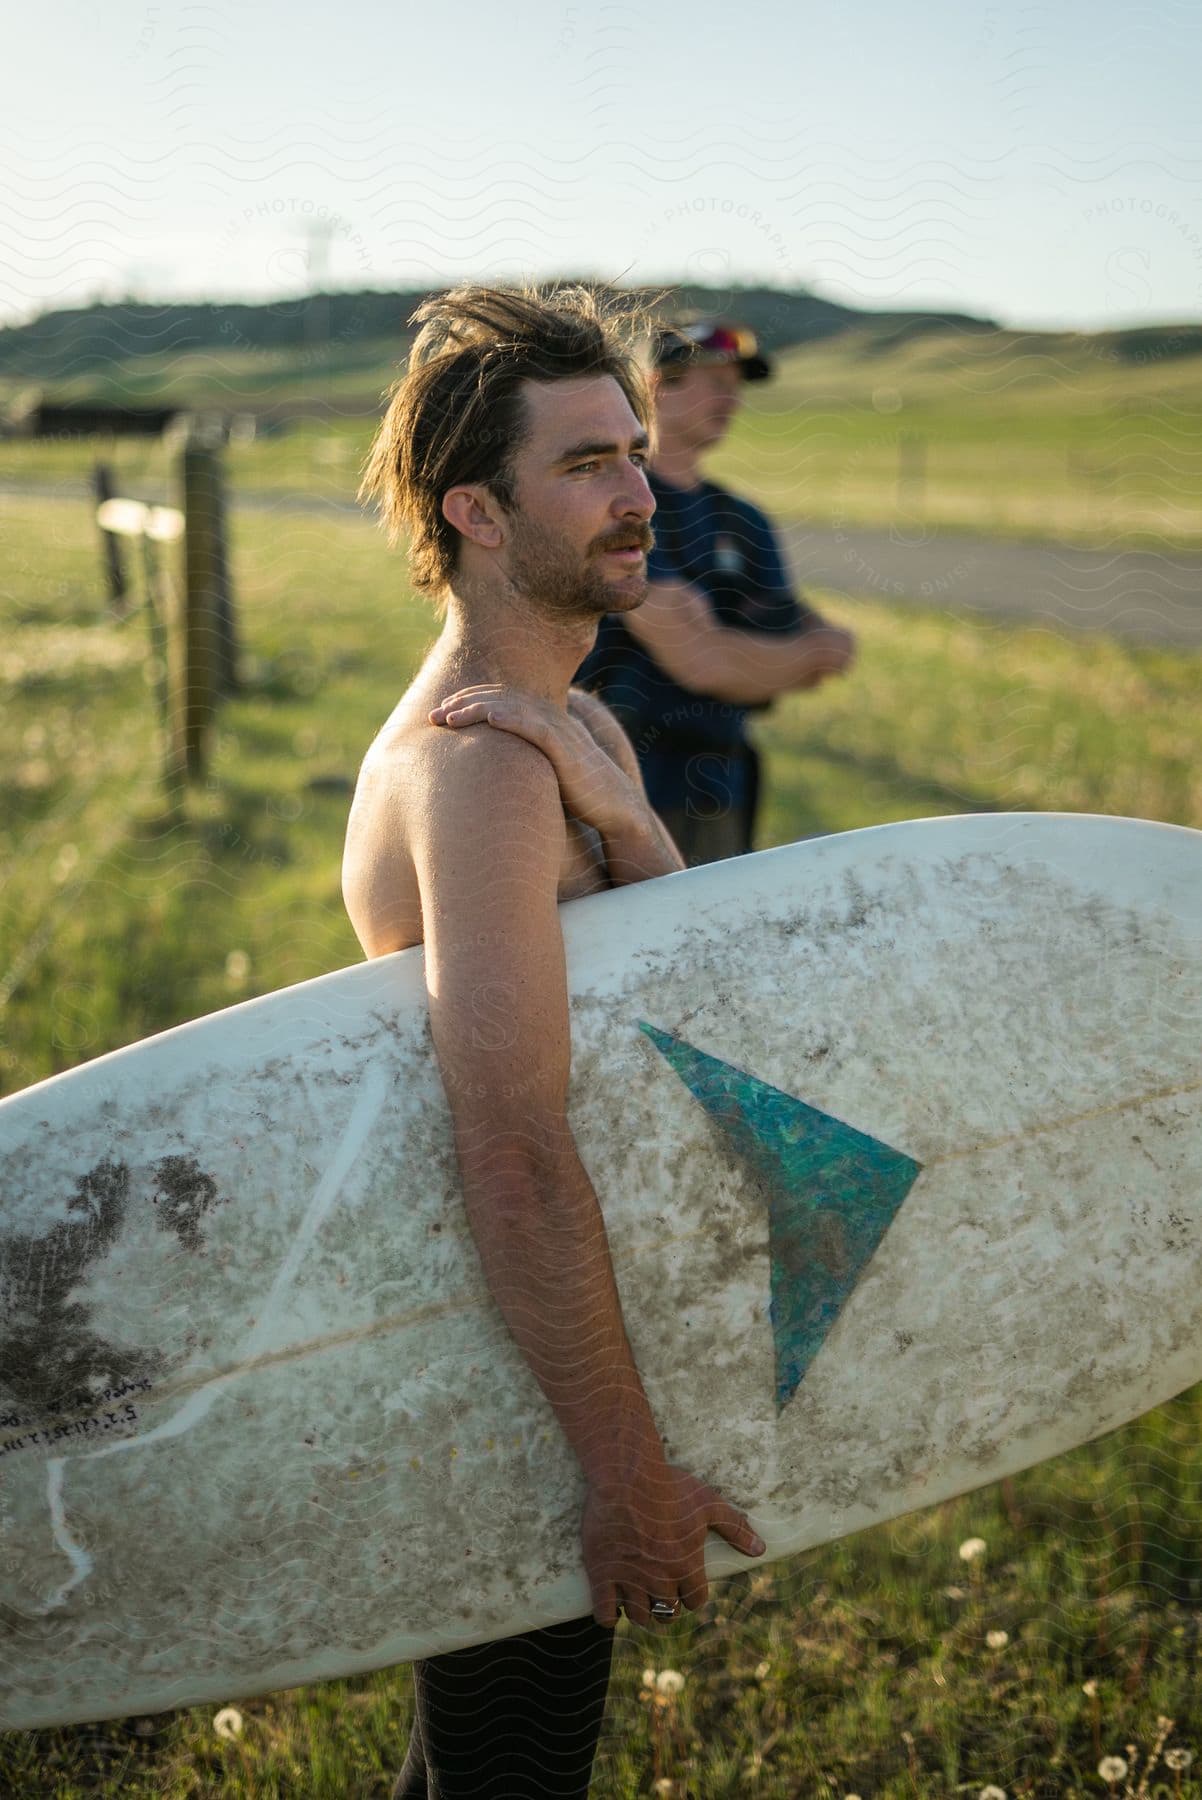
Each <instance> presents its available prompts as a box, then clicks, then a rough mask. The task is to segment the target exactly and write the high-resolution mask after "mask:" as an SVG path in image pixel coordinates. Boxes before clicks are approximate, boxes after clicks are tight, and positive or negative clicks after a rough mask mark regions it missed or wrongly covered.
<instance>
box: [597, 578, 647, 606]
mask: <svg viewBox="0 0 1202 1800" xmlns="http://www.w3.org/2000/svg"><path fill="white" fill-rule="evenodd" d="M649 585H650V584H649V582H648V580H647V575H646V571H645V570H644V569H639V570H637V571H636V572H635V573H633V574H630V575H623V576H622V578H621V580H619V581H611V582H610V583H609V584H608V587H607V595H608V598H607V602H606V605H605V611H606V612H634V610H635V608H636V607H639V606H641V605H642V604H643V601H644V600H645V599H646V598H647V589H648V587H649Z"/></svg>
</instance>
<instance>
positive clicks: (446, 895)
mask: <svg viewBox="0 0 1202 1800" xmlns="http://www.w3.org/2000/svg"><path fill="white" fill-rule="evenodd" d="M432 754H434V755H436V756H437V760H438V779H437V788H436V791H437V804H436V805H434V806H431V807H430V808H429V809H428V810H427V812H426V814H425V817H424V820H423V823H422V827H421V830H420V833H419V837H418V841H417V842H416V843H415V845H414V851H415V861H416V865H417V873H418V880H419V884H420V889H421V903H422V920H423V932H424V938H425V954H426V984H427V991H428V997H429V1009H430V1026H431V1031H432V1034H433V1038H434V1046H435V1049H436V1051H437V1054H438V1061H439V1066H440V1068H441V1071H442V1077H443V1082H444V1085H445V1087H446V1092H447V1097H448V1100H449V1103H450V1107H451V1114H452V1119H453V1123H454V1131H455V1146H456V1150H457V1153H458V1159H459V1167H460V1174H461V1177H462V1183H463V1195H464V1202H465V1205H466V1208H467V1216H468V1223H469V1225H470V1227H471V1231H472V1235H473V1237H474V1238H475V1241H476V1245H477V1247H478V1249H479V1251H480V1255H481V1259H482V1261H483V1265H484V1272H485V1275H486V1277H487V1279H488V1284H489V1287H490V1289H491V1291H492V1293H493V1296H494V1298H495V1299H496V1301H497V1304H498V1306H499V1307H500V1309H501V1312H502V1314H503V1315H504V1318H505V1322H506V1324H507V1325H508V1326H509V1329H510V1331H511V1332H512V1333H513V1335H514V1337H515V1338H516V1340H517V1342H518V1344H519V1346H520V1348H521V1350H522V1352H523V1354H524V1355H525V1357H526V1360H527V1362H528V1363H529V1364H530V1367H531V1369H532V1370H533V1372H534V1374H535V1376H536V1378H537V1380H538V1382H539V1385H540V1387H541V1388H542V1390H543V1392H544V1393H545V1394H546V1396H547V1399H548V1400H549V1401H550V1403H551V1405H552V1407H553V1408H554V1410H555V1414H556V1417H557V1418H558V1419H559V1422H560V1424H561V1425H562V1427H563V1429H564V1432H565V1433H566V1435H567V1438H568V1441H569V1443H570V1444H571V1446H572V1448H573V1450H574V1451H575V1452H576V1455H577V1457H578V1458H579V1460H580V1463H581V1465H582V1467H583V1469H584V1472H585V1474H586V1475H589V1476H592V1475H593V1474H594V1473H595V1472H597V1471H598V1469H599V1467H600V1466H601V1465H602V1464H604V1465H605V1466H609V1465H611V1464H612V1462H613V1460H614V1458H615V1457H621V1456H622V1455H623V1454H627V1453H628V1454H629V1455H630V1456H632V1457H637V1456H640V1455H646V1454H649V1453H650V1454H658V1455H660V1456H661V1457H662V1454H663V1451H662V1445H661V1442H660V1438H659V1435H658V1432H657V1430H656V1427H655V1421H654V1419H653V1417H652V1415H651V1410H650V1407H649V1406H648V1403H647V1399H646V1396H645V1395H644V1393H643V1388H642V1383H641V1382H640V1380H639V1376H638V1371H637V1369H636V1367H635V1363H634V1358H633V1356H632V1354H631V1351H630V1346H629V1343H628V1342H627V1338H626V1332H625V1328H624V1326H623V1323H622V1315H621V1307H620V1302H619V1298H618V1291H617V1286H616V1283H615V1280H614V1274H613V1265H612V1263H611V1261H610V1257H609V1249H608V1244H607V1240H606V1236H605V1228H604V1224H603V1222H602V1218H601V1211H600V1208H599V1206H598V1204H597V1200H596V1196H595V1195H594V1193H593V1189H592V1185H591V1183H590V1181H589V1178H588V1175H587V1172H586V1171H585V1169H584V1166H583V1164H582V1163H581V1161H580V1157H579V1154H578V1152H577V1150H576V1145H575V1141H574V1139H573V1137H572V1133H571V1130H570V1128H569V1126H568V1123H567V1089H568V1072H569V1061H570V1051H569V1025H568V1003H567V976H566V967H565V959H564V948H563V933H562V930H561V928H560V923H559V910H558V897H557V883H558V876H559V866H560V858H561V855H562V852H563V846H564V840H565V827H564V816H563V806H562V802H561V800H560V795H559V786H558V783H557V780H556V776H555V771H554V769H553V768H552V766H551V764H550V762H549V761H548V760H547V758H546V757H545V756H543V755H542V754H541V752H540V751H538V750H536V749H534V748H533V746H531V745H530V744H527V743H525V742H523V741H521V740H520V739H516V738H509V737H506V736H502V735H501V734H499V733H497V732H490V731H489V729H488V727H487V726H476V727H473V728H472V729H471V730H469V731H467V732H464V733H461V734H459V735H458V736H456V737H455V738H448V739H446V740H444V743H443V744H442V745H440V746H439V747H438V749H437V750H436V751H434V752H433V753H432Z"/></svg>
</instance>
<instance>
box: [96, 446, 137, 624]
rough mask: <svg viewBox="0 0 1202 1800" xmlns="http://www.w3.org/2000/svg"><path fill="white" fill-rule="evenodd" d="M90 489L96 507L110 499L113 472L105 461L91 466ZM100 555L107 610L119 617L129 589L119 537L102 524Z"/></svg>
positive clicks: (123, 609) (122, 611)
mask: <svg viewBox="0 0 1202 1800" xmlns="http://www.w3.org/2000/svg"><path fill="white" fill-rule="evenodd" d="M92 489H93V492H94V493H95V495H96V504H97V506H98V507H99V506H102V505H103V504H104V502H105V501H106V500H111V499H112V497H113V474H112V470H111V469H110V468H109V466H108V464H107V463H102V462H98V463H97V464H96V465H95V467H94V468H93V470H92ZM100 555H101V560H102V562H103V564H104V573H105V579H106V581H107V583H108V596H109V611H110V612H111V613H113V614H114V615H115V616H116V617H117V618H120V617H121V616H122V614H123V613H124V612H125V611H126V606H125V598H126V594H127V593H128V591H129V590H128V588H127V585H126V580H125V567H124V564H123V562H122V559H121V539H120V537H119V536H118V535H117V533H116V532H115V531H106V530H105V529H104V527H103V526H101V528H100Z"/></svg>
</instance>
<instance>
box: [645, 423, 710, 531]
mask: <svg viewBox="0 0 1202 1800" xmlns="http://www.w3.org/2000/svg"><path fill="white" fill-rule="evenodd" d="M700 461H701V453H700V451H697V450H691V449H689V448H688V446H687V445H681V446H673V445H670V444H664V443H660V444H658V445H657V446H656V451H655V461H654V462H653V463H652V465H651V467H652V473H653V474H655V475H658V476H659V478H660V480H661V481H666V482H667V483H668V485H669V487H674V488H684V489H686V490H687V489H689V488H698V487H700V486H701V483H702V482H703V481H704V479H705V477H704V476H703V475H702V473H701V469H700V467H699V464H700ZM651 524H652V528H653V529H654V526H655V521H654V519H653V520H652V521H651Z"/></svg>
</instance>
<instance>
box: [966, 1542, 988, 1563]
mask: <svg viewBox="0 0 1202 1800" xmlns="http://www.w3.org/2000/svg"><path fill="white" fill-rule="evenodd" d="M985 1549H986V1544H985V1539H984V1538H965V1540H964V1542H963V1543H962V1544H961V1546H960V1561H961V1562H966V1563H970V1562H976V1560H977V1558H978V1556H983V1555H984V1553H985Z"/></svg>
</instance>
